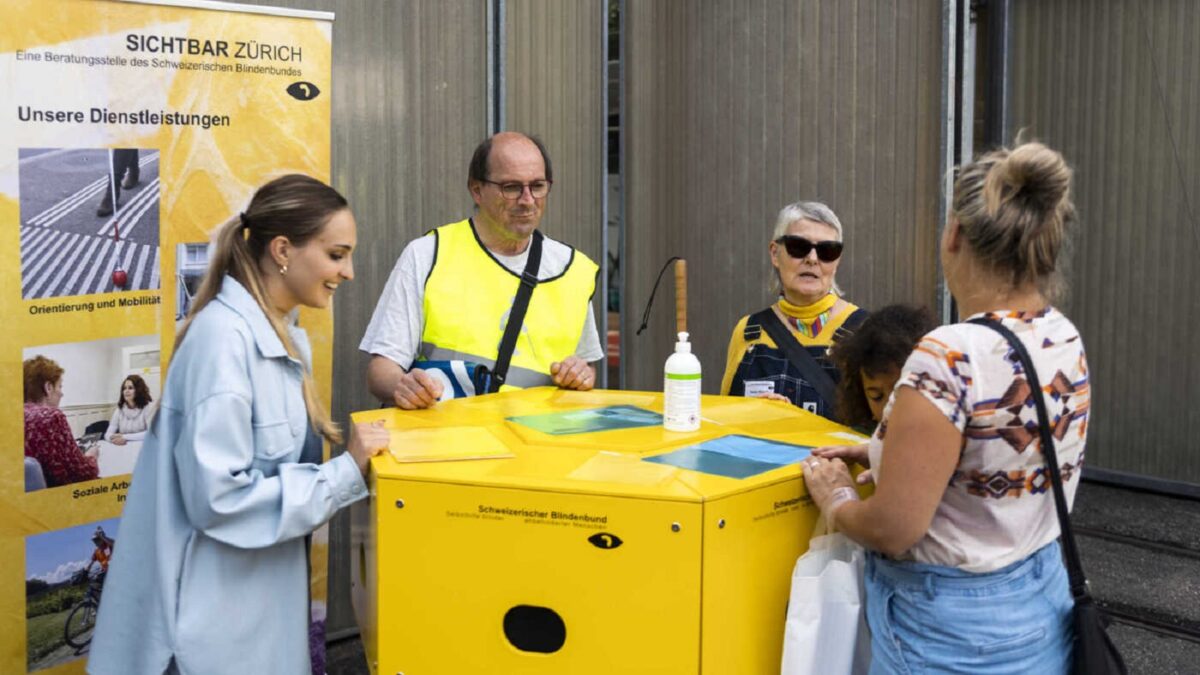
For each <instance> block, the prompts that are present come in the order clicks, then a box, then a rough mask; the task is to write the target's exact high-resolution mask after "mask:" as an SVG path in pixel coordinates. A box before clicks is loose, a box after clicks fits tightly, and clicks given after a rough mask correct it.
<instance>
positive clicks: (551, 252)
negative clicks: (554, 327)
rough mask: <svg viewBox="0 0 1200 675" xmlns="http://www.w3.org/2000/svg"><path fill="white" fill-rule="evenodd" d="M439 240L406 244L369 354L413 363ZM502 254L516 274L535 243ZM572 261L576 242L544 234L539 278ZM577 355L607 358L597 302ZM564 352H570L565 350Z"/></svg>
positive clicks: (378, 310)
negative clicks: (598, 328) (512, 253)
mask: <svg viewBox="0 0 1200 675" xmlns="http://www.w3.org/2000/svg"><path fill="white" fill-rule="evenodd" d="M435 251H436V240H435V238H434V235H433V234H427V235H425V236H424V237H420V238H418V239H414V240H413V241H412V242H410V243H409V244H408V246H406V247H404V252H403V253H401V254H400V259H399V260H397V261H396V266H395V267H393V268H392V274H391V276H390V277H388V282H387V285H386V286H385V287H384V289H383V294H382V295H380V296H379V304H377V305H376V306H375V313H374V314H373V315H372V316H371V322H370V323H369V324H367V332H366V333H365V334H364V335H363V339H362V342H360V343H359V345H358V348H359V350H361V351H364V352H366V353H368V354H375V355H379V356H383V357H385V358H387V359H389V360H391V361H394V362H395V363H396V364H397V365H399V366H401V367H403V368H405V369H408V368H410V367H411V366H412V363H413V361H414V360H415V359H416V357H417V351H418V350H419V348H420V346H421V333H422V331H423V330H424V328H425V317H424V303H425V280H426V279H427V278H429V272H430V270H432V269H433V261H434V253H435ZM492 255H493V256H494V257H495V258H496V260H498V261H500V263H501V264H502V265H504V266H505V267H507V268H508V269H509V270H511V271H513V272H514V273H516V274H518V275H519V274H521V273H522V272H523V271H524V270H525V261H526V260H527V259H528V258H529V247H525V251H524V252H522V253H520V254H518V255H515V256H505V255H499V254H497V253H495V252H492ZM570 261H571V248H570V247H569V246H567V245H565V244H563V243H561V242H558V241H555V240H553V239H551V238H550V237H545V238H544V239H543V240H542V262H541V265H540V267H539V269H538V279H552V278H554V277H557V276H558V275H560V274H562V273H563V271H564V270H565V269H566V267H567V263H569V262H570ZM575 355H576V356H578V357H579V358H581V359H583V360H584V361H587V362H589V363H591V362H593V361H599V360H600V359H602V358H604V350H603V349H601V347H600V335H599V333H597V331H596V316H595V312H594V310H593V308H592V307H591V304H590V303H589V305H588V311H587V318H586V320H585V321H584V324H583V332H582V333H581V334H580V336H579V343H578V345H577V346H576V348H575ZM563 356H566V355H565V354H564V355H563Z"/></svg>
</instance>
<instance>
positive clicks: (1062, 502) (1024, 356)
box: [967, 317, 1087, 598]
mask: <svg viewBox="0 0 1200 675" xmlns="http://www.w3.org/2000/svg"><path fill="white" fill-rule="evenodd" d="M967 323H973V324H976V325H978V326H986V327H987V328H991V329H992V330H994V331H996V332H997V333H999V334H1000V335H1002V336H1003V337H1004V339H1005V340H1007V341H1008V344H1009V345H1010V346H1012V348H1013V351H1014V352H1016V354H1017V358H1018V359H1020V361H1021V367H1022V368H1023V369H1024V370H1025V381H1026V382H1028V383H1029V388H1030V389H1031V390H1032V396H1033V405H1034V407H1035V408H1037V415H1038V433H1039V434H1040V436H1041V441H1042V456H1043V457H1045V458H1046V470H1047V471H1048V472H1049V473H1050V482H1051V484H1052V485H1053V486H1054V508H1055V510H1056V511H1058V525H1059V529H1061V530H1062V547H1063V557H1064V558H1065V559H1066V563H1067V578H1068V580H1069V581H1070V584H1071V596H1072V597H1073V598H1080V597H1083V596H1085V595H1087V579H1086V578H1085V577H1084V575H1083V565H1082V563H1080V561H1079V549H1078V548H1077V547H1076V546H1075V533H1074V531H1073V530H1072V529H1071V516H1070V514H1069V513H1067V496H1066V493H1065V492H1064V491H1063V484H1062V475H1061V472H1060V470H1059V465H1058V453H1056V452H1055V450H1054V436H1053V435H1052V434H1051V433H1050V416H1049V415H1048V414H1047V413H1046V402H1045V400H1043V398H1042V386H1041V383H1040V382H1039V381H1038V376H1037V371H1036V370H1034V368H1033V359H1031V358H1030V357H1029V351H1028V350H1027V349H1025V344H1024V343H1022V342H1021V340H1020V338H1018V337H1017V336H1016V335H1014V334H1013V332H1012V331H1011V330H1009V329H1008V328H1007V327H1005V326H1004V324H1002V323H1000V322H999V321H997V320H995V319H991V318H984V317H980V318H977V319H971V320H970V321H968V322H967Z"/></svg>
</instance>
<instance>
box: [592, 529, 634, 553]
mask: <svg viewBox="0 0 1200 675" xmlns="http://www.w3.org/2000/svg"><path fill="white" fill-rule="evenodd" d="M588 541H589V542H591V543H592V546H595V547H596V548H602V549H606V550H607V549H614V548H616V547H618V546H620V545H621V544H624V543H625V542H623V541H621V538H620V537H618V536H617V535H615V534H609V533H608V532H597V533H596V534H593V535H592V536H590V537H588Z"/></svg>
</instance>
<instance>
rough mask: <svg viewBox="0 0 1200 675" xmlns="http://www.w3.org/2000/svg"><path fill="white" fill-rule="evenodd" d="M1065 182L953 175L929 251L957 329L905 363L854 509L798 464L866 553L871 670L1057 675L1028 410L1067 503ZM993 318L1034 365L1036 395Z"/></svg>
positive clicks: (1037, 149) (1069, 341)
mask: <svg viewBox="0 0 1200 675" xmlns="http://www.w3.org/2000/svg"><path fill="white" fill-rule="evenodd" d="M1070 183H1071V171H1070V169H1069V168H1068V167H1067V165H1066V163H1065V162H1064V161H1063V158H1062V156H1061V155H1060V154H1059V153H1057V152H1055V151H1053V150H1051V149H1049V148H1047V147H1045V146H1043V145H1040V144H1037V143H1029V144H1025V145H1020V146H1018V147H1017V148H1015V149H1013V150H1007V149H1001V150H997V151H994V152H990V153H988V154H986V155H983V156H982V157H980V158H979V159H978V160H977V161H976V162H974V163H972V164H969V165H966V166H964V167H961V170H960V172H959V174H958V179H957V181H956V182H955V185H954V196H953V213H952V217H951V219H950V222H949V224H948V225H947V227H946V230H945V233H944V235H943V237H942V242H941V257H942V267H943V270H944V272H945V276H946V283H947V285H948V286H949V288H950V292H951V293H952V294H953V295H954V298H955V300H956V301H957V302H958V307H959V311H960V313H961V314H962V315H963V316H964V317H967V319H964V322H963V323H956V324H952V325H949V326H943V327H941V328H937V329H935V330H933V331H932V332H930V333H928V334H927V335H926V336H925V337H924V338H922V339H921V341H920V342H919V343H918V345H917V347H916V349H915V350H914V351H913V353H912V355H911V356H909V358H908V360H907V361H906V362H905V364H904V367H903V369H902V370H901V373H900V380H899V383H898V384H897V386H896V388H895V390H894V392H893V394H892V397H891V400H890V401H889V402H888V404H887V406H886V407H885V409H884V411H883V419H882V421H881V422H880V424H879V426H878V428H877V429H876V431H875V434H874V436H873V437H872V438H871V441H870V444H869V449H868V454H869V457H870V465H871V467H872V470H873V472H874V480H875V484H876V490H875V494H874V495H873V496H872V497H871V498H869V499H866V500H862V501H859V500H858V496H857V493H856V492H854V489H853V488H854V481H853V479H851V477H850V474H849V472H848V471H847V470H846V467H845V465H844V464H843V463H842V461H841V460H840V459H832V460H831V459H828V458H822V457H813V458H810V459H808V460H805V466H804V476H805V481H806V483H807V485H808V490H809V493H810V494H811V495H812V497H813V500H814V501H815V502H816V503H817V505H818V506H820V508H821V510H822V512H824V513H825V515H826V517H827V518H828V519H829V520H830V521H831V522H833V523H834V524H835V525H836V527H837V528H838V529H840V530H841V531H842V532H844V533H845V534H846V535H847V536H849V537H851V538H852V539H855V540H857V541H858V542H860V543H861V544H863V546H864V547H866V548H867V549H868V550H869V555H868V557H867V565H866V574H865V586H866V595H867V602H866V606H867V620H868V623H869V625H870V627H871V647H872V665H871V672H872V673H909V672H939V673H941V672H962V673H1000V672H1003V673H1034V672H1036V673H1064V672H1067V671H1068V670H1069V669H1070V667H1071V663H1072V662H1071V658H1072V657H1071V649H1072V640H1073V632H1072V627H1071V613H1072V607H1073V601H1072V596H1071V593H1070V591H1069V588H1068V583H1067V574H1066V570H1065V568H1064V565H1063V558H1062V554H1061V551H1060V549H1059V544H1058V542H1057V538H1058V536H1059V521H1058V518H1057V517H1056V510H1055V504H1054V496H1053V495H1054V490H1052V489H1051V483H1050V477H1049V476H1048V475H1047V474H1048V472H1047V467H1046V459H1045V457H1044V456H1043V454H1042V451H1041V444H1040V443H1039V439H1038V428H1039V427H1038V416H1037V414H1036V413H1035V408H1034V405H1033V404H1032V402H1033V401H1034V396H1039V395H1040V396H1042V397H1043V400H1044V401H1045V402H1046V404H1047V407H1048V408H1049V410H1050V416H1051V419H1052V420H1053V422H1052V423H1051V424H1052V426H1053V438H1054V440H1055V447H1056V448H1057V453H1058V462H1057V463H1058V464H1059V466H1060V469H1061V475H1062V482H1063V486H1064V492H1065V495H1066V497H1067V501H1068V505H1069V502H1070V501H1072V500H1073V499H1074V495H1075V490H1076V488H1077V487H1078V485H1079V476H1080V474H1081V469H1082V464H1083V453H1084V444H1085V441H1086V438H1087V426H1088V413H1089V403H1090V396H1089V388H1088V386H1089V385H1088V368H1087V359H1086V357H1085V354H1084V350H1083V343H1082V341H1081V340H1080V338H1079V332H1078V331H1077V330H1076V329H1075V327H1074V326H1073V325H1072V324H1071V321H1070V320H1068V319H1067V317H1065V316H1063V314H1062V313H1061V312H1059V311H1058V310H1057V309H1055V308H1054V306H1053V305H1052V304H1051V302H1052V300H1053V299H1055V297H1056V296H1057V294H1058V293H1059V292H1060V291H1061V290H1062V278H1061V271H1062V265H1063V263H1062V260H1063V249H1064V246H1065V245H1066V242H1067V234H1068V227H1069V226H1070V225H1071V223H1072V221H1073V220H1074V207H1073V206H1072V204H1071V198H1070ZM972 318H990V319H995V320H997V321H999V322H1000V323H1001V324H1002V325H1003V326H1004V327H1006V328H1008V329H1009V330H1011V331H1012V332H1013V333H1015V334H1016V336H1017V337H1018V338H1019V340H1020V344H1022V345H1023V346H1024V347H1025V349H1026V350H1027V351H1028V352H1030V354H1031V355H1032V362H1033V364H1034V369H1035V370H1036V371H1037V372H1038V373H1040V384H1041V387H1042V388H1041V390H1040V391H1032V390H1031V388H1030V385H1029V382H1028V381H1027V379H1026V377H1025V373H1024V372H1023V370H1022V369H1021V368H1020V364H1019V362H1018V361H1015V360H1014V357H1013V352H1014V350H1013V349H1011V348H1010V347H1009V344H1008V343H1007V342H1006V339H1005V338H1004V337H1002V336H1001V335H1000V334H999V333H997V332H996V331H995V330H993V329H991V328H989V327H986V326H981V325H976V324H973V323H965V321H966V320H969V319H972Z"/></svg>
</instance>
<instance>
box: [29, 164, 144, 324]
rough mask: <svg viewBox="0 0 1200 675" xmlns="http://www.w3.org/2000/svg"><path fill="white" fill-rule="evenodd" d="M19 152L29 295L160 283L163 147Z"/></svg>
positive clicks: (134, 288) (140, 287) (84, 292)
mask: <svg viewBox="0 0 1200 675" xmlns="http://www.w3.org/2000/svg"><path fill="white" fill-rule="evenodd" d="M19 155H20V165H19V169H18V171H19V174H20V182H21V200H20V204H21V297H22V298H24V299H26V300H33V299H39V298H57V297H65V296H73V295H89V294H92V293H111V292H114V291H138V290H155V289H158V288H159V287H160V284H161V280H160V279H159V272H158V270H159V235H158V224H159V208H158V207H159V192H160V185H159V178H158V160H159V153H158V151H157V150H144V149H136V148H120V149H105V148H100V149H70V148H59V149H55V148H22V149H21V150H20V151H19ZM118 282H123V283H118Z"/></svg>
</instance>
